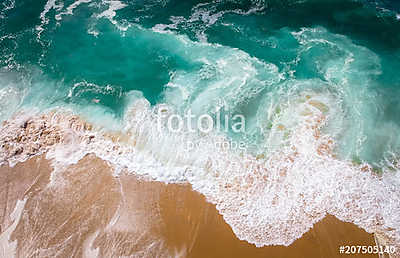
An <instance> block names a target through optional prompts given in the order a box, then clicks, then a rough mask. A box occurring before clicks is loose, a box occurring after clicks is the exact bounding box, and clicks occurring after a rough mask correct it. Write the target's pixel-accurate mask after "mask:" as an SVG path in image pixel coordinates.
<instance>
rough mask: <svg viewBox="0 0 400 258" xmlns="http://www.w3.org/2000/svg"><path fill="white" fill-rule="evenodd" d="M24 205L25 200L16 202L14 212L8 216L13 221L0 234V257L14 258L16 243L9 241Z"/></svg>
mask: <svg viewBox="0 0 400 258" xmlns="http://www.w3.org/2000/svg"><path fill="white" fill-rule="evenodd" d="M25 203H26V199H25V200H17V204H16V205H15V208H14V211H13V212H12V213H11V214H10V217H11V220H13V223H12V224H11V226H9V227H8V228H7V229H6V230H4V231H3V232H2V233H1V234H0V254H1V255H0V256H1V257H10V258H11V257H16V248H17V241H13V242H11V241H10V236H11V234H12V232H13V231H14V230H15V228H16V227H17V225H18V223H19V221H20V219H21V216H22V212H23V210H24V207H25Z"/></svg>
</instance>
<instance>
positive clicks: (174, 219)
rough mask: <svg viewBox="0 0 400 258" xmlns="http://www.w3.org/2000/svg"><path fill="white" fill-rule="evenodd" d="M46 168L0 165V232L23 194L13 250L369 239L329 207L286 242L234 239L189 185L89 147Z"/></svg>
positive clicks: (321, 249) (215, 252) (332, 252)
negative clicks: (145, 174) (146, 173)
mask: <svg viewBox="0 0 400 258" xmlns="http://www.w3.org/2000/svg"><path fill="white" fill-rule="evenodd" d="M52 170H53V169H52V168H51V165H50V161H49V160H47V159H45V158H44V157H43V156H39V157H35V158H33V159H29V160H27V161H25V162H22V163H18V164H17V165H16V166H15V167H13V168H10V167H8V166H2V167H0V175H2V179H1V180H0V184H1V185H2V187H1V189H7V196H8V197H7V198H6V201H5V203H4V202H2V203H1V204H2V205H1V211H2V214H3V216H2V220H1V228H2V232H1V233H2V234H3V233H5V229H7V228H9V227H10V226H11V225H12V223H11V222H12V219H11V218H10V216H11V214H12V212H13V211H14V208H15V207H16V204H17V200H21V199H25V205H24V207H23V210H22V212H21V216H20V217H19V218H18V219H19V221H18V225H14V226H15V230H13V232H12V233H11V234H10V237H11V240H18V241H17V242H14V243H17V245H16V248H17V257H18V256H19V257H25V256H29V254H32V253H29V252H33V251H39V249H40V251H39V252H41V254H43V255H45V254H47V255H51V254H53V253H54V252H57V253H59V254H61V256H60V257H69V256H68V254H69V253H71V254H75V256H76V257H85V255H84V254H92V255H93V254H97V255H99V256H100V257H111V256H114V257H115V256H121V255H127V256H129V255H133V254H143V255H159V256H161V257H167V256H169V255H175V256H178V257H179V256H180V257H206V256H207V257H243V255H245V254H246V255H251V256H252V257H266V256H268V257H294V256H296V257H343V256H345V255H342V256H340V254H339V249H338V248H339V246H340V245H375V243H374V237H373V235H372V234H368V233H367V232H365V231H364V230H363V229H360V228H358V227H357V226H355V225H354V224H351V223H346V222H341V221H339V220H338V219H336V218H335V217H333V216H331V215H328V216H327V217H325V218H324V219H323V220H322V221H320V222H318V223H317V224H315V225H314V227H313V228H312V229H311V230H310V231H308V232H307V233H305V234H304V235H303V236H302V237H301V238H300V239H298V240H296V241H295V242H294V243H293V244H292V245H290V246H289V247H284V246H266V247H261V248H257V247H255V246H254V245H252V244H249V243H247V242H246V241H242V240H239V239H238V238H237V237H236V236H235V234H234V233H233V231H232V229H231V228H230V226H229V225H228V224H227V223H226V222H225V221H224V219H223V217H222V216H221V215H220V214H219V213H218V212H217V210H216V208H215V205H213V204H211V203H208V202H206V200H205V198H204V196H202V195H201V194H199V193H197V192H195V191H193V190H192V189H191V187H190V185H181V184H164V183H161V182H148V181H143V180H140V179H137V177H135V176H132V175H121V176H120V177H118V178H116V177H113V175H112V169H111V168H110V167H109V166H108V165H107V164H106V162H104V161H102V160H100V159H99V158H97V157H95V156H93V155H87V156H85V158H83V159H82V160H81V161H79V162H78V164H76V165H72V166H70V167H69V168H67V169H66V170H65V171H57V172H54V171H52ZM5 184H6V185H5ZM3 191H4V190H3ZM19 209H21V207H19ZM34 215H36V216H34ZM38 226H40V228H42V229H41V230H40V229H39V228H37V227H38ZM38 230H39V231H38ZM45 232H54V233H45ZM0 236H2V235H0ZM3 239H4V238H3ZM2 245H4V243H2ZM88 247H91V248H89V249H88ZM352 256H353V255H352ZM354 257H357V255H354ZM360 257H361V256H360ZM363 257H365V255H363ZM368 257H377V256H376V255H375V256H373V255H371V256H368Z"/></svg>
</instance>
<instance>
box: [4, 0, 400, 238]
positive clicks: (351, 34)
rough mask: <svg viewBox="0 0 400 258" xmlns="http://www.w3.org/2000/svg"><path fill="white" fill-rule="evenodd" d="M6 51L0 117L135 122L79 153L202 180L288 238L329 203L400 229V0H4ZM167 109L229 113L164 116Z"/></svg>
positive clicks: (230, 209)
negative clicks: (206, 118)
mask: <svg viewBox="0 0 400 258" xmlns="http://www.w3.org/2000/svg"><path fill="white" fill-rule="evenodd" d="M0 55H1V59H0V119H1V120H3V121H4V120H7V119H13V117H14V116H15V115H16V114H18V112H25V113H26V112H42V113H46V112H49V111H53V110H68V111H69V112H72V113H74V114H77V115H80V116H81V117H82V118H83V119H85V120H87V121H89V122H91V123H93V124H94V125H95V126H97V128H100V131H102V132H105V131H113V132H119V133H122V134H128V135H129V136H130V137H131V139H133V140H134V142H135V146H134V147H132V148H131V146H128V147H127V148H129V151H126V152H124V153H122V154H118V155H116V154H115V155H114V154H104V153H100V152H99V151H98V149H101V148H100V146H101V144H99V148H98V149H96V148H92V147H82V148H83V149H82V150H80V151H77V152H75V153H78V154H79V155H80V154H82V153H85V152H95V153H97V152H96V151H98V153H97V155H98V156H100V157H101V158H104V159H107V160H109V161H110V162H111V163H112V164H114V165H115V166H116V167H120V168H121V169H127V170H129V171H130V172H131V173H137V174H148V175H150V176H151V178H153V179H155V180H159V181H166V182H182V181H184V182H189V183H191V184H192V185H193V187H194V189H196V190H198V191H199V192H201V193H203V194H204V195H205V196H206V197H207V199H208V200H209V201H211V202H213V203H216V204H217V208H218V209H219V211H220V212H221V213H222V215H224V219H225V220H226V221H227V222H228V223H229V224H230V225H231V226H232V228H233V230H234V232H235V233H236V235H237V236H238V237H239V238H241V239H245V240H247V241H249V242H251V243H255V244H256V245H259V246H261V245H267V244H290V243H291V242H293V241H294V240H295V239H296V238H298V237H299V236H301V234H303V233H304V232H306V231H307V230H308V229H309V228H310V227H311V226H312V224H313V223H315V222H316V221H318V220H320V219H321V218H322V217H323V216H324V215H325V214H326V213H331V214H333V215H335V216H337V217H339V218H340V219H342V220H345V221H351V222H354V223H356V224H357V225H359V226H362V227H363V228H365V229H367V230H368V231H370V232H373V231H376V230H377V228H376V227H377V225H383V226H382V228H379V230H381V231H385V230H388V231H390V230H389V229H394V231H391V233H390V234H391V235H390V236H391V237H393V238H395V239H397V240H400V232H399V230H400V217H399V216H398V214H399V213H398V212H399V211H400V203H399V199H398V198H399V196H400V188H399V187H400V176H399V174H398V171H399V170H400V168H399V166H400V101H399V97H400V75H399V72H398V70H399V69H400V4H399V2H398V1H389V0H387V1H384V0H382V1H372V0H371V1H369V0H364V1H363V0H326V1H317V0H303V1H299V0H281V1H278V0H252V1H245V0H215V1H193V0H188V1H175V0H158V1H156V0H131V1H122V0H120V1H118V0H112V1H106V0H102V1H95V0H93V1H92V0H76V1H75V0H72V1H70V0H65V1H63V0H47V1H46V0H45V1H41V0H40V1H39V0H38V1H35V2H32V1H28V0H3V1H1V3H0ZM161 108H166V110H167V111H166V112H167V113H168V114H170V115H171V114H180V115H183V114H185V112H187V111H188V110H190V111H191V112H193V114H194V116H195V117H200V116H202V115H205V114H207V115H210V116H211V117H212V118H215V119H216V118H217V117H218V116H220V115H221V114H222V124H223V125H222V127H220V128H218V129H215V128H214V129H215V130H213V131H212V132H209V133H208V134H202V133H197V132H190V131H189V130H186V131H185V130H183V131H182V132H179V134H173V133H171V132H168V131H166V130H165V129H166V128H164V127H163V129H162V130H161V131H160V130H157V125H158V124H157V120H158V117H157V114H158V111H159V110H160V109H161ZM238 114H240V115H243V116H244V117H245V122H246V128H245V130H244V131H241V132H240V133H238V132H235V131H234V130H233V129H232V127H231V126H232V124H233V122H234V117H235V115H238ZM221 139H222V140H221ZM218 140H220V141H223V142H225V143H226V142H228V143H230V144H231V146H232V145H233V144H232V143H236V144H237V145H240V144H243V145H241V146H242V147H241V148H240V149H234V148H232V150H231V149H229V150H225V149H223V150H222V149H221V148H220V146H215V145H213V144H212V143H215V142H216V141H218ZM188 142H190V143H193V142H205V144H201V145H199V146H197V145H196V146H197V147H196V148H194V149H193V150H192V149H191V150H189V151H188V150H187V148H185V147H187V146H188ZM74 147H76V146H74ZM66 148H67V147H66ZM68 148H69V147H68ZM171 148H173V149H174V150H175V152H174V153H171ZM64 150H65V149H63V148H62V147H59V148H58V149H57V150H54V152H53V154H52V155H50V156H51V157H53V158H55V159H57V157H58V158H60V157H64V158H66V159H72V160H74V159H73V158H71V157H70V156H68V155H70V154H71V153H73V152H72V151H70V152H67V153H68V155H65V154H64V155H61V154H59V152H62V151H64ZM79 155H78V156H79ZM82 155H83V154H82ZM234 162H236V163H235V164H236V165H232V163H234ZM363 166H364V168H365V166H366V167H368V172H365V169H362V167H363ZM117 170H118V169H117ZM210 171H211V172H210ZM266 178H267V179H266ZM343 207H345V208H343ZM350 207H351V208H350Z"/></svg>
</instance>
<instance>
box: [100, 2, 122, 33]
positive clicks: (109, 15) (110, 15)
mask: <svg viewBox="0 0 400 258" xmlns="http://www.w3.org/2000/svg"><path fill="white" fill-rule="evenodd" d="M102 3H103V4H108V9H107V10H105V11H103V12H102V13H100V14H98V15H97V18H106V19H108V20H109V21H110V22H111V23H112V24H114V25H115V26H117V28H118V29H119V30H121V31H126V30H128V28H129V27H130V24H128V25H127V26H122V25H121V24H119V23H118V22H117V21H116V20H114V17H115V15H117V13H116V11H118V10H121V9H123V8H125V7H126V6H127V5H126V4H124V3H122V2H120V1H117V0H111V1H106V0H105V1H103V2H102Z"/></svg>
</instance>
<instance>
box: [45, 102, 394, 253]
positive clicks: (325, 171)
mask: <svg viewBox="0 0 400 258" xmlns="http://www.w3.org/2000/svg"><path fill="white" fill-rule="evenodd" d="M320 100H321V98H320ZM296 103H297V102H293V104H294V105H298V104H296ZM300 103H301V102H300ZM308 103H312V102H308ZM302 105H305V106H304V107H301V106H302ZM306 107H308V109H309V113H307V114H305V115H304V114H302V112H303V111H304V109H305V108H306ZM313 107H315V104H312V105H311V104H300V106H298V108H297V109H291V108H288V111H290V110H297V113H298V114H299V116H298V117H299V119H300V118H301V117H303V120H301V121H299V123H298V124H297V125H296V126H295V127H294V128H292V133H291V134H290V137H289V139H288V142H287V144H286V145H285V146H282V147H281V148H280V149H279V150H277V151H274V152H272V153H271V154H270V155H268V156H266V157H265V158H261V159H259V158H256V157H254V156H252V155H249V154H246V153H242V154H240V153H236V152H231V151H229V150H223V149H218V148H216V147H215V146H213V144H212V143H213V142H215V141H224V140H227V139H224V137H221V136H218V135H213V134H211V135H208V136H203V137H202V140H203V141H204V142H206V143H209V144H207V145H204V147H202V146H200V147H199V148H198V149H195V150H192V151H187V149H185V148H183V147H182V145H183V144H184V143H185V141H187V140H190V139H193V138H194V137H198V136H194V135H188V134H186V135H171V134H169V133H167V132H161V133H160V132H159V131H158V129H157V125H156V124H155V123H156V119H157V117H156V116H155V114H156V113H155V111H154V110H152V108H150V105H149V103H148V102H147V101H146V100H144V99H137V100H136V101H134V102H133V105H132V107H131V108H130V112H129V113H128V114H127V117H126V118H125V121H126V122H127V124H126V127H125V129H124V130H125V132H126V133H128V134H129V135H130V140H128V142H125V143H121V142H120V143H118V142H113V141H111V140H110V139H109V138H107V137H104V136H102V134H101V133H98V132H97V133H96V132H93V131H91V132H85V131H74V130H72V131H71V129H68V130H67V129H66V130H67V131H68V132H70V133H71V134H72V136H71V138H70V140H68V141H66V142H65V143H64V144H63V145H57V146H55V147H51V148H49V150H48V154H47V157H48V158H51V159H53V164H54V166H56V167H57V166H65V165H67V164H71V163H76V162H77V161H78V160H79V159H81V158H82V157H83V156H84V155H85V154H87V153H94V154H96V155H97V156H98V157H100V158H102V159H104V160H107V161H108V162H109V163H110V164H112V165H113V166H114V167H115V168H116V173H117V174H118V172H119V171H122V170H125V171H129V172H130V173H134V174H136V175H145V176H149V177H150V178H153V179H155V180H158V181H163V182H169V183H171V182H190V183H191V184H192V186H193V188H194V189H195V190H197V191H199V192H201V193H202V194H204V195H205V196H206V197H207V200H209V201H211V202H213V203H215V204H216V205H217V209H218V210H219V212H220V213H221V214H222V215H223V216H224V219H225V220H226V221H227V223H228V224H230V225H231V227H232V229H233V230H234V232H235V234H236V235H237V236H238V237H239V238H240V239H242V240H246V241H248V242H250V243H254V244H256V245H257V246H263V245H278V244H279V245H282V244H283V245H289V244H291V243H292V242H293V241H294V240H296V239H297V238H299V237H301V235H302V234H304V233H305V232H306V231H308V230H309V229H310V228H311V227H312V225H313V224H314V223H316V222H317V221H319V220H320V219H322V218H323V217H324V216H325V215H326V214H327V213H330V214H333V215H335V216H336V217H338V218H339V219H341V220H343V221H348V222H352V223H355V224H356V225H359V226H360V227H362V228H364V229H365V230H367V231H368V232H375V231H384V232H386V233H387V234H388V235H390V236H391V237H393V238H395V239H397V240H400V235H399V229H400V219H399V217H398V216H397V214H399V212H400V203H399V202H398V200H399V199H400V192H399V191H398V187H397V186H395V185H393V180H390V178H391V176H390V175H389V174H385V175H384V177H383V178H380V177H378V176H377V175H375V174H374V173H373V172H372V169H370V167H368V165H367V164H363V165H353V164H351V163H349V162H347V161H341V160H338V159H336V158H335V156H334V155H333V152H332V151H333V149H334V142H333V140H332V138H331V137H329V136H328V135H324V134H322V133H321V128H323V127H324V125H325V124H326V123H327V116H325V115H324V112H323V111H321V110H320V109H318V108H313ZM290 112H292V111H290ZM56 121H59V122H57V123H59V124H60V123H61V125H62V121H63V119H62V116H59V117H58V118H57V119H53V122H56ZM63 126H64V127H66V128H70V125H68V124H64V125H63ZM89 134H90V135H95V138H94V140H93V141H92V143H90V144H88V143H87V142H86V139H87V137H86V138H85V137H83V136H84V135H89ZM82 139H85V140H82ZM79 140H81V142H79ZM171 149H174V152H171V151H170V150H171ZM232 163H236V164H238V165H235V166H232ZM389 180H390V181H391V182H392V183H391V184H387V183H386V181H389ZM55 181H56V180H55ZM390 229H394V230H390Z"/></svg>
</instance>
